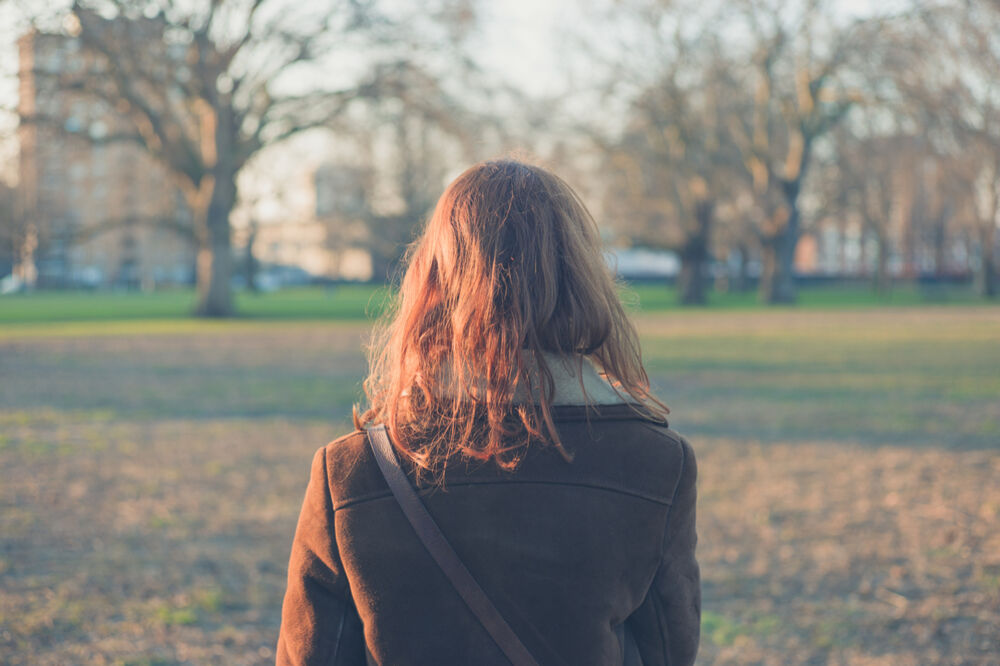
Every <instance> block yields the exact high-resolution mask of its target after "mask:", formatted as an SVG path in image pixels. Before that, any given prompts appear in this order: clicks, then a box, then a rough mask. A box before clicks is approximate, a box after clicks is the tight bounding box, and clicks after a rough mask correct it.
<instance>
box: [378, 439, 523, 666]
mask: <svg viewBox="0 0 1000 666" xmlns="http://www.w3.org/2000/svg"><path fill="white" fill-rule="evenodd" d="M368 443H369V444H370V445H371V447H372V451H373V452H374V454H375V460H376V462H378V466H379V469H381V470H382V476H384V477H385V480H386V483H388V484H389V489H390V490H391V491H392V494H393V496H395V498H396V502H398V503H399V507H400V508H401V509H402V510H403V513H404V514H405V515H406V519H407V520H408V521H410V525H412V526H413V530H414V531H415V532H416V533H417V536H418V537H419V538H420V541H421V542H422V543H423V544H424V547H425V548H427V551H428V552H429V553H430V554H431V557H433V558H434V561H435V562H437V564H438V566H439V567H441V571H443V572H444V575H445V576H446V577H447V578H448V580H449V581H451V584H452V585H453V586H454V588H455V590H456V591H457V592H458V594H459V596H460V597H462V600H463V601H465V604H466V605H467V606H468V607H469V610H471V611H472V613H473V614H474V615H475V616H476V618H477V619H478V620H479V622H480V623H482V625H483V627H484V628H485V629H486V631H487V632H488V633H489V635H490V636H491V637H492V638H493V640H494V641H496V644H497V645H498V646H499V647H500V649H501V650H502V651H503V653H504V654H505V655H506V656H507V659H509V660H510V663H512V664H514V666H538V662H537V661H535V658H534V657H532V656H531V653H530V652H528V649H527V648H526V647H524V644H523V643H522V642H521V640H520V639H519V638H518V637H517V635H516V634H515V633H514V630H513V629H511V628H510V625H509V624H507V621H506V620H504V619H503V616H502V615H500V611H499V610H497V607H496V606H494V605H493V602H492V601H490V599H489V597H487V596H486V592H484V591H483V588H481V587H480V586H479V583H477V582H476V579H475V578H473V577H472V574H471V573H469V570H468V569H467V568H466V567H465V564H463V563H462V560H461V559H459V557H458V554H457V553H456V552H455V550H454V549H453V548H452V547H451V544H450V543H448V540H447V539H445V536H444V534H443V533H442V532H441V528H439V527H438V525H437V523H435V522H434V519H433V518H432V517H431V514H429V513H428V512H427V507H425V506H424V503H423V502H421V501H420V497H419V496H418V495H417V492H416V491H415V490H414V489H413V486H412V485H410V482H409V480H408V479H407V478H406V474H405V473H404V472H403V468H402V467H400V465H399V459H398V458H396V453H395V451H393V449H392V443H391V442H390V441H389V434H388V433H387V432H386V430H385V426H384V425H376V426H372V427H370V428H368Z"/></svg>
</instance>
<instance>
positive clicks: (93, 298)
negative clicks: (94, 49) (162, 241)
mask: <svg viewBox="0 0 1000 666" xmlns="http://www.w3.org/2000/svg"><path fill="white" fill-rule="evenodd" d="M391 295H392V292H391V290H390V289H389V288H388V287H386V286H383V285H371V284H346V285H337V286H331V287H296V288H289V289H284V290H281V291H276V292H269V293H252V292H247V291H240V292H237V293H236V294H235V301H236V312H237V316H236V318H235V319H237V320H290V319H292V320H294V319H299V320H301V319H317V320H348V321H370V320H373V319H375V318H376V317H378V315H379V314H381V313H382V312H383V311H384V309H385V307H386V306H387V305H388V304H389V301H390V298H391ZM622 298H623V301H625V303H626V304H627V305H628V307H629V308H630V309H631V310H632V311H642V312H661V311H674V312H698V311H702V310H705V309H710V310H755V309H761V308H768V306H764V305H762V304H761V303H760V302H759V300H758V298H757V294H756V293H755V292H753V291H746V292H716V291H710V292H709V302H708V305H707V306H706V307H703V308H698V307H695V308H690V307H682V306H680V305H679V303H678V300H677V291H676V289H675V288H674V287H672V286H669V285H666V284H650V283H642V284H635V285H625V286H624V288H623V291H622ZM977 302H982V301H981V300H980V299H978V297H977V296H976V295H975V294H974V293H973V291H972V290H971V289H969V288H965V287H944V288H941V289H940V290H937V291H934V292H928V291H927V290H925V289H921V288H920V287H918V286H916V285H902V286H899V287H897V288H895V289H893V290H892V291H890V292H888V293H886V294H878V293H876V292H875V291H873V290H872V289H870V288H868V287H864V286H852V287H836V286H831V287H825V286H824V287H816V286H811V287H804V288H802V289H800V290H799V299H798V302H797V303H796V304H795V305H794V306H782V307H777V308H775V307H772V308H770V309H772V310H774V311H781V310H790V309H791V310H794V309H823V308H872V307H885V306H919V305H926V304H929V303H935V304H939V303H951V304H970V303H977ZM195 303H196V294H195V292H194V291H193V290H191V289H177V290H165V291H154V292H106V291H101V292H83V291H40V292H32V293H22V294H13V295H9V296H4V297H0V337H3V336H4V334H7V335H12V334H17V333H20V334H24V335H32V334H35V333H36V332H37V331H36V329H34V328H30V327H32V326H39V325H55V324H60V325H61V326H62V328H61V329H59V330H60V333H61V334H63V335H73V334H76V333H87V334H90V333H102V332H104V333H116V334H126V333H143V332H150V333H152V332H155V333H170V332H182V331H186V330H205V329H206V328H210V326H209V325H210V324H211V322H199V323H202V324H205V325H206V326H192V325H191V321H193V320H192V317H191V313H192V311H193V309H194V306H195ZM121 322H128V324H125V325H122V324H121ZM73 323H76V324H80V323H88V324H91V325H90V326H77V327H73V326H68V325H67V324H73ZM94 323H103V324H105V325H107V326H108V328H103V327H100V328H95V327H94V326H93V324H94ZM18 326H28V327H29V328H27V329H20V330H18V329H17V327H18ZM8 327H11V328H12V329H13V330H4V329H6V328H8Z"/></svg>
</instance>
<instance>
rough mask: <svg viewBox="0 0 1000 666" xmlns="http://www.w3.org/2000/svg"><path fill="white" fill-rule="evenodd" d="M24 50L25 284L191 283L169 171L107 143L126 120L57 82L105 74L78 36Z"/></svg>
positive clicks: (30, 37)
mask: <svg viewBox="0 0 1000 666" xmlns="http://www.w3.org/2000/svg"><path fill="white" fill-rule="evenodd" d="M146 28H148V29H150V30H156V29H157V28H156V25H155V24H154V23H153V22H150V23H149V25H148V26H146ZM149 41H150V43H151V44H162V43H163V41H162V39H160V40H157V39H150V40H149ZM18 47H19V55H20V63H19V96H20V99H19V107H20V108H19V110H20V113H21V116H22V118H28V119H30V120H29V121H27V122H22V123H21V126H20V128H19V130H18V132H19V135H18V138H19V143H20V164H19V172H20V174H19V175H20V178H19V188H18V189H19V199H20V201H19V206H20V208H21V210H22V211H23V214H24V215H25V218H26V219H27V220H28V222H29V225H30V226H31V229H32V237H33V245H34V247H33V250H32V252H31V254H30V256H29V259H28V260H29V261H30V262H31V263H32V264H33V265H32V266H31V269H30V270H22V271H21V272H22V274H24V275H29V276H31V278H32V279H33V280H34V281H35V284H36V285H37V286H41V287H64V286H94V287H97V286H102V287H110V286H124V287H137V286H143V287H153V286H156V285H162V284H178V283H182V284H187V283H191V282H193V281H194V270H195V254H196V251H195V246H194V242H193V235H191V234H189V233H186V231H183V230H186V229H190V228H191V225H190V215H189V213H188V210H187V206H186V202H185V200H184V198H183V196H182V194H181V192H180V190H179V189H178V188H177V187H176V186H173V185H172V184H171V181H170V178H169V177H168V174H167V171H166V169H165V168H164V167H162V166H161V165H160V164H159V163H157V162H156V161H155V160H154V159H153V158H152V157H151V156H150V155H149V154H148V153H147V152H146V151H145V150H144V148H143V147H141V146H139V145H138V144H136V143H132V142H125V141H112V140H111V138H112V137H114V136H115V135H116V133H118V132H120V131H121V129H122V128H123V127H128V124H127V122H126V121H125V120H124V118H123V117H122V115H121V114H120V113H117V112H116V110H115V109H113V108H111V107H110V106H109V105H108V104H106V103H104V102H103V101H101V100H99V99H96V98H94V97H91V96H90V95H87V94H85V93H80V92H74V91H72V90H67V89H66V87H65V86H64V85H62V84H61V83H60V82H59V80H58V79H60V78H64V79H65V78H72V77H74V76H79V75H81V74H86V73H96V74H98V75H99V74H100V64H99V63H98V62H97V61H96V60H95V59H94V58H93V57H91V56H89V55H88V54H86V53H85V52H84V51H83V50H82V49H81V46H80V42H79V40H78V39H77V38H75V37H72V36H66V35H55V34H46V33H40V32H31V33H29V34H27V35H24V36H23V37H22V38H21V39H20V40H19V42H18ZM178 229H179V230H182V231H181V232H178V231H175V230H178Z"/></svg>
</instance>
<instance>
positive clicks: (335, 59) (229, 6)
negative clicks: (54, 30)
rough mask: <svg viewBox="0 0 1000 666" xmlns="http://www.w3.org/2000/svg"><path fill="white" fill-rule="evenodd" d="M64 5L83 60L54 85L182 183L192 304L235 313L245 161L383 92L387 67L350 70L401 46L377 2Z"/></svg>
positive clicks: (405, 43)
mask: <svg viewBox="0 0 1000 666" xmlns="http://www.w3.org/2000/svg"><path fill="white" fill-rule="evenodd" d="M71 16H72V17H73V18H75V21H76V23H77V25H76V26H75V27H76V31H77V33H78V39H79V40H80V43H81V45H82V46H83V48H84V49H85V50H86V52H87V53H88V54H90V57H92V58H93V60H94V63H95V66H94V67H89V68H87V69H85V70H83V71H81V72H79V73H77V74H75V75H73V74H68V73H64V74H62V75H61V77H60V86H61V87H63V88H64V89H67V90H73V91H77V92H79V93H81V94H87V95H90V96H92V97H93V98H95V99H98V100H102V101H103V102H104V103H105V104H107V105H108V107H109V108H112V109H115V110H116V111H117V112H119V113H120V114H121V115H122V116H123V117H124V118H125V120H126V122H125V123H124V125H123V128H122V132H121V133H120V134H121V138H123V139H127V140H133V141H135V142H137V143H139V144H140V145H141V146H143V148H144V149H145V150H147V151H149V153H150V154H152V155H153V156H154V157H155V158H156V159H157V160H159V161H160V162H161V163H162V164H163V165H164V166H165V167H166V169H167V172H168V173H169V176H170V178H171V180H172V181H173V182H174V183H175V184H176V185H177V186H178V187H179V188H180V189H181V191H182V192H183V193H184V196H185V200H186V202H187V205H188V207H189V209H190V210H191V213H192V217H193V231H194V235H195V237H196V238H197V242H198V248H199V249H198V270H197V276H198V295H199V298H198V305H197V310H196V312H197V313H198V314H201V315H207V316H226V315H229V314H231V313H232V311H233V305H232V298H231V292H230V278H231V274H232V269H233V267H232V257H231V252H232V250H231V235H232V230H231V224H230V213H231V212H232V210H233V208H234V206H235V204H236V202H237V196H238V192H237V185H236V183H237V175H238V174H239V172H240V171H241V170H242V169H243V168H244V166H245V165H246V164H247V162H248V160H250V159H251V158H252V157H253V156H254V155H256V154H257V153H258V152H259V151H261V150H262V149H263V148H265V147H266V146H269V145H272V144H275V143H277V142H280V141H283V140H285V139H288V138H289V137H292V136H294V135H296V134H298V133H300V132H303V131H306V130H310V129H313V128H318V127H324V126H327V125H329V124H330V122H331V119H332V118H336V117H337V116H338V115H340V114H341V113H343V111H344V109H346V108H347V107H348V105H349V104H351V103H352V102H353V101H354V100H357V99H365V98H372V97H376V96H379V95H382V94H386V93H385V90H386V89H387V88H389V89H391V88H392V85H393V84H392V82H391V81H387V80H386V79H385V78H384V77H383V76H381V75H383V74H386V73H387V72H386V71H385V70H375V72H374V73H372V72H369V74H368V75H366V76H363V77H359V76H357V75H356V74H355V73H354V72H350V68H353V69H357V65H358V63H359V61H364V59H365V57H368V58H371V59H373V60H374V59H383V58H385V57H387V56H390V57H393V58H395V57H396V55H394V54H395V53H396V51H398V50H399V49H401V48H411V47H412V46H413V41H412V39H411V40H406V39H403V38H401V34H402V33H401V32H400V31H399V30H398V29H397V28H399V24H398V23H397V22H394V21H392V20H390V18H389V17H387V15H385V14H384V13H382V12H381V11H380V10H379V9H378V7H377V6H376V5H375V3H355V2H348V3H340V2H336V3H328V2H324V3H281V2H277V1H270V2H269V1H268V0H207V1H206V2H201V3H175V2H172V1H170V0H163V1H162V2H147V1H145V0H107V1H105V2H100V3H98V2H94V3H91V2H88V1H86V0H74V1H73V3H72V7H71ZM359 54H365V55H361V57H359ZM345 70H347V71H345ZM318 73H321V74H322V76H321V77H320V76H318ZM352 74H353V75H352ZM326 81H334V82H336V83H337V84H338V85H336V86H332V85H329V84H328V83H326V84H325V85H324V82H326ZM24 120H25V121H29V122H30V121H32V120H36V119H33V118H25V119H24Z"/></svg>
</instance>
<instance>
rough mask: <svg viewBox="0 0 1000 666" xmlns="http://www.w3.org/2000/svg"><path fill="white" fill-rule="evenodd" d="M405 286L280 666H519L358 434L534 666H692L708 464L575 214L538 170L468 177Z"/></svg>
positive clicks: (332, 447)
mask: <svg viewBox="0 0 1000 666" xmlns="http://www.w3.org/2000/svg"><path fill="white" fill-rule="evenodd" d="M407 266H408V268H407V271H406V274H405V277H404V279H403V283H402V286H401V289H400V291H399V295H398V303H397V306H396V308H395V310H394V311H393V312H391V313H389V315H388V316H387V323H386V324H385V325H384V326H383V327H382V329H381V332H380V333H379V334H378V335H377V337H376V343H375V344H373V345H372V347H371V354H370V356H371V371H370V374H369V376H368V378H367V380H366V382H365V393H366V395H367V398H368V402H369V407H368V409H367V410H366V411H364V413H359V412H358V411H357V410H355V416H354V421H355V427H356V430H355V432H353V433H351V434H348V435H345V436H344V437H341V438H340V439H337V440H335V441H333V442H331V443H329V444H327V445H326V446H325V447H323V448H321V449H320V450H319V451H317V452H316V456H315V458H314V459H313V464H312V476H311V479H310V481H309V486H308V488H307V490H306V497H305V502H304V504H303V507H302V513H301V516H300V518H299V523H298V528H297V530H296V533H295V539H294V542H293V544H292V554H291V560H290V562H289V571H288V590H287V592H286V595H285V601H284V606H283V609H282V624H281V632H280V636H279V639H278V659H277V661H278V663H279V664H337V665H339V664H364V663H366V662H367V663H369V664H371V663H376V664H388V665H390V666H406V665H409V664H414V665H417V664H421V665H428V666H431V665H433V666H442V665H445V666H447V665H452V664H456V665H466V664H469V665H477V666H478V665H491V664H509V663H510V662H509V661H508V660H507V659H506V658H505V657H504V654H503V652H501V650H500V648H498V645H497V642H496V641H494V640H493V639H492V638H491V636H490V633H488V632H487V630H486V629H484V626H483V625H482V624H480V623H479V622H478V621H477V619H476V616H475V615H473V614H472V613H471V612H470V610H469V608H468V607H467V606H466V605H465V603H463V600H462V598H461V597H460V596H459V595H458V594H457V593H456V590H455V588H453V587H452V586H451V585H450V584H449V580H448V578H447V577H446V575H445V574H444V573H443V571H442V569H441V568H439V567H438V566H437V565H436V563H435V561H434V559H432V557H431V556H430V554H429V553H428V551H427V550H426V549H425V548H424V546H423V545H422V544H421V542H420V541H419V540H418V538H417V536H416V533H415V532H414V528H413V527H411V525H410V524H409V523H408V522H407V519H406V518H405V517H404V514H403V512H402V511H401V510H400V506H399V505H398V504H397V502H396V500H395V499H394V498H393V495H392V494H391V493H390V490H389V487H388V486H387V484H386V481H385V479H384V478H383V476H382V474H381V473H380V471H379V467H378V466H377V464H376V460H375V458H374V456H373V452H372V450H371V449H370V448H369V445H368V442H367V439H366V433H365V428H366V427H370V426H372V425H374V424H380V423H381V424H385V425H386V426H387V428H388V432H389V433H390V435H391V438H392V447H393V448H394V450H395V454H396V456H397V457H398V458H399V459H401V461H402V465H403V466H404V468H405V469H406V470H407V471H408V476H409V478H410V481H411V482H412V483H416V484H417V485H418V487H419V488H420V489H421V490H420V495H421V498H422V500H423V502H424V504H425V505H426V506H427V509H428V511H429V512H430V514H431V515H432V516H433V519H434V520H435V521H436V522H437V524H438V525H439V526H440V528H441V531H442V532H443V533H444V535H445V537H446V539H447V540H448V541H449V542H450V543H451V545H452V546H453V548H454V550H455V551H456V552H457V554H458V556H459V558H460V559H461V560H462V561H463V562H464V564H465V566H466V567H467V568H468V570H469V571H470V572H471V573H472V575H473V577H474V578H475V579H476V581H477V582H478V583H479V585H480V586H481V587H482V589H483V590H484V591H485V593H486V596H487V597H488V598H489V600H490V601H491V602H492V604H493V605H494V606H495V608H496V609H497V610H499V614H500V615H501V616H502V618H503V619H504V620H505V621H506V623H507V624H508V625H509V627H510V628H511V629H512V630H513V633H514V634H516V636H517V638H518V639H519V640H520V642H521V643H522V644H523V646H524V647H525V648H526V649H527V651H528V652H530V654H531V656H532V658H533V659H534V660H536V661H537V663H539V664H542V665H548V664H561V665H572V666H585V665H589V664H594V665H597V664H601V665H604V664H622V663H623V660H625V659H626V658H628V659H629V661H630V663H633V662H634V661H635V660H634V659H633V657H632V656H628V657H626V645H627V646H628V649H629V650H633V649H635V648H637V650H638V654H639V656H641V659H642V663H643V664H644V665H645V666H650V665H652V664H688V663H691V662H693V661H694V656H695V653H696V651H697V647H698V635H699V633H698V632H699V620H700V587H699V573H698V564H697V562H696V560H695V541H696V534H695V477H696V468H695V458H694V454H693V453H692V451H691V447H690V446H689V445H688V443H687V442H686V441H685V440H684V439H683V438H682V437H681V436H680V435H678V434H677V433H676V432H674V431H673V430H670V429H669V428H668V427H667V421H666V419H665V418H664V417H665V414H666V413H667V411H668V410H667V408H666V406H665V405H664V404H663V403H661V402H660V401H658V400H657V399H656V398H655V397H654V396H652V395H651V393H650V390H649V381H648V379H647V376H646V372H645V370H644V369H643V367H642V364H641V359H640V353H639V343H638V339H637V335H636V331H635V329H634V328H633V326H632V325H631V323H630V322H629V321H628V319H627V317H626V315H625V312H624V311H623V309H622V306H621V304H620V302H619V300H618V297H617V293H616V290H615V284H614V281H613V279H612V277H611V275H610V273H609V271H608V269H607V267H606V265H605V264H604V262H603V258H602V255H601V244H600V238H599V235H598V230H597V226H596V224H595V223H594V220H593V219H592V218H591V216H590V215H589V213H588V212H587V210H586V208H585V207H584V206H583V204H582V203H581V201H580V200H579V198H578V197H577V196H576V194H575V193H574V192H573V191H572V190H571V189H570V187H569V186H568V185H567V184H566V183H565V182H564V181H563V180H561V179H560V178H558V177H557V176H555V175H553V174H552V173H550V172H548V171H546V170H544V169H542V168H539V167H537V166H532V165H528V164H523V163H521V162H517V161H510V160H501V161H492V162H484V163H482V164H477V165H475V166H473V167H471V168H470V169H468V170H467V171H466V172H465V173H463V174H462V175H460V176H459V177H458V178H457V179H456V180H455V181H454V182H453V183H452V184H451V185H449V187H448V189H447V190H446V191H445V193H444V195H443V196H442V197H441V199H440V201H439V202H438V204H437V207H436V209H435V211H434V214H433V216H432V217H431V219H430V221H429V222H428V224H427V227H426V229H425V230H424V232H423V234H422V236H421V237H420V239H419V240H418V241H417V242H416V243H415V244H414V246H413V247H412V248H411V251H410V255H409V257H408V261H407ZM595 366H596V367H595Z"/></svg>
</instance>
